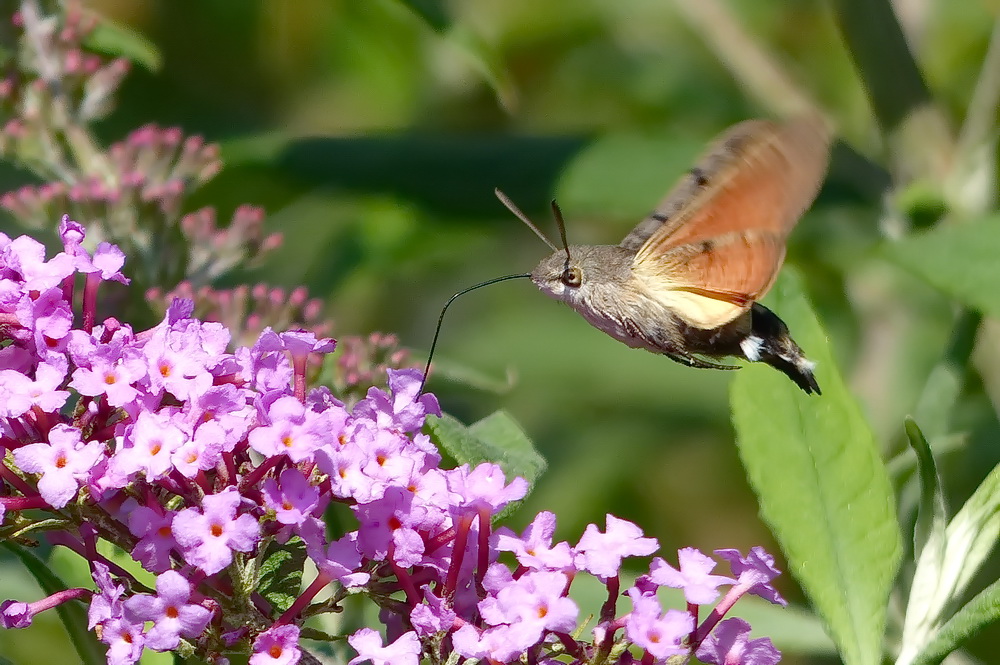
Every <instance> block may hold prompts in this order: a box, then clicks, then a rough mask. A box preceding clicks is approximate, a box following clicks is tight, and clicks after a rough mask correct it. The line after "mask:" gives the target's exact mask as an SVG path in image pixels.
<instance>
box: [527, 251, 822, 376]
mask: <svg viewBox="0 0 1000 665" xmlns="http://www.w3.org/2000/svg"><path fill="white" fill-rule="evenodd" d="M634 257H635V250H634V249H630V248H626V247H622V246H621V245H570V247H569V248H568V251H563V250H560V251H557V252H555V253H553V254H551V255H550V256H548V257H547V258H545V259H543V260H542V261H541V262H540V263H539V264H538V266H536V267H535V269H534V270H533V271H532V272H531V281H533V282H534V283H535V285H536V286H537V287H538V288H539V289H540V290H541V291H542V292H543V293H545V294H546V295H548V296H550V297H552V298H555V299H556V300H561V301H563V302H565V303H566V304H568V305H569V306H570V307H572V308H573V309H575V310H576V311H577V312H579V313H580V314H581V315H582V316H583V317H584V318H585V319H587V321H589V322H590V324H591V325H593V326H594V327H595V328H597V329H599V330H602V331H604V332H605V333H607V334H608V335H610V336H611V337H614V338H615V339H617V340H618V341H620V342H622V343H624V344H625V345H627V346H630V347H632V348H636V349H646V350H647V351H651V352H653V353H659V354H663V355H666V356H667V357H669V358H671V359H672V360H675V361H677V362H679V363H681V364H685V365H689V366H691V367H701V368H712V369H736V368H737V367H736V366H733V365H720V364H718V363H715V362H711V361H708V360H705V359H704V358H703V357H705V356H707V357H709V358H721V357H725V356H735V357H739V358H744V359H746V360H750V361H759V362H764V363H767V364H769V365H771V366H772V367H775V368H776V369H778V370H780V371H781V372H783V373H784V374H786V375H787V376H788V377H789V378H790V379H792V381H794V382H795V383H796V384H797V385H798V386H799V387H800V388H802V389H803V390H804V391H805V392H807V393H812V392H816V393H819V392H820V390H819V385H818V384H817V383H816V379H815V377H814V375H813V372H812V368H813V364H812V363H811V362H810V361H809V360H807V359H806V358H805V356H804V354H803V353H802V350H801V349H800V348H799V346H798V345H797V344H796V343H795V342H794V341H793V340H792V338H791V336H790V335H789V333H788V328H787V326H785V324H784V322H783V321H781V319H779V318H778V317H777V316H776V315H775V314H774V313H773V312H771V310H769V309H767V308H766V307H764V306H763V305H759V304H757V303H753V305H752V306H751V308H750V309H748V310H747V311H745V312H743V313H742V314H740V315H739V316H737V317H736V318H735V319H734V320H732V321H730V322H729V323H726V324H725V325H722V326H719V327H718V328H714V329H704V328H698V327H695V326H692V325H690V324H688V323H687V322H686V321H685V320H684V319H683V318H681V317H680V316H678V314H677V313H676V312H675V311H674V310H673V309H671V308H670V307H668V306H666V305H665V304H664V303H662V302H661V301H660V300H658V299H656V298H655V297H654V296H653V295H652V294H650V293H649V292H648V290H647V289H646V288H645V287H644V286H643V285H642V284H641V283H640V282H639V281H638V280H637V279H635V277H634V276H633V273H632V261H633V258H634ZM571 268H572V269H576V270H578V271H579V273H578V274H579V277H580V279H579V282H580V283H579V285H578V286H574V285H572V284H567V283H566V278H565V275H566V273H567V271H568V270H570V269H571ZM748 350H749V351H750V353H749V354H748V353H747V351H748Z"/></svg>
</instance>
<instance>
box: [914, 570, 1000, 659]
mask: <svg viewBox="0 0 1000 665" xmlns="http://www.w3.org/2000/svg"><path fill="white" fill-rule="evenodd" d="M998 619H1000V581H997V582H994V583H993V584H991V585H989V586H988V587H986V588H985V589H983V590H982V591H981V592H979V593H978V594H977V595H976V597H975V598H973V599H972V600H970V601H969V603H968V604H967V605H965V607H963V608H962V609H960V610H959V611H958V612H956V613H955V615H954V616H953V617H952V618H951V619H949V620H948V622H947V623H945V624H944V625H943V626H942V627H941V630H939V631H938V633H937V635H936V636H935V637H934V639H933V640H932V641H931V642H930V644H928V645H927V646H926V647H924V650H923V651H921V652H920V655H919V656H917V658H916V659H915V660H914V661H913V665H938V663H940V662H941V661H942V660H944V659H945V656H947V655H948V654H950V653H951V652H952V651H954V650H955V649H957V648H958V647H959V646H960V645H961V644H962V643H963V642H964V641H965V640H967V639H969V638H970V637H972V636H973V635H975V634H976V633H977V632H979V631H980V630H981V629H982V628H984V627H985V626H987V625H989V624H990V623H993V622H994V621H996V620H998Z"/></svg>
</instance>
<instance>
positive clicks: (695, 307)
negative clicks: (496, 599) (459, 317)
mask: <svg viewBox="0 0 1000 665" xmlns="http://www.w3.org/2000/svg"><path fill="white" fill-rule="evenodd" d="M829 148H830V134H829V131H828V130H827V127H826V125H825V123H824V121H823V120H821V119H820V118H818V117H808V118H802V119H798V120H793V121H790V122H787V123H775V122H770V121H766V120H749V121H746V122H741V123H739V124H737V125H735V126H733V127H731V128H730V129H729V130H727V131H726V132H724V133H723V134H722V135H721V136H719V138H718V139H717V140H716V141H715V143H714V145H713V146H712V147H711V148H710V149H709V150H708V152H707V153H706V154H705V155H704V156H703V157H702V159H701V160H700V161H699V162H698V164H697V166H695V167H694V168H692V169H691V170H690V171H689V172H688V173H687V174H686V175H685V176H684V177H682V178H681V180H680V182H678V183H677V185H676V186H675V187H674V188H673V189H672V190H671V191H670V193H669V194H667V196H666V198H664V199H663V201H662V202H661V203H660V204H659V205H658V206H657V207H656V209H655V210H654V211H653V212H652V214H650V215H649V216H648V217H646V218H645V219H644V220H642V221H641V222H640V223H639V225H638V226H636V227H635V228H634V229H632V231H631V232H630V233H629V234H628V235H627V236H625V239H624V240H622V241H621V242H620V243H619V244H617V245H568V244H567V243H566V232H565V226H564V224H563V222H562V215H561V213H560V212H559V208H558V206H557V205H556V204H555V202H554V201H553V203H552V209H553V213H554V214H555V217H556V221H557V223H558V224H559V229H560V235H561V239H562V242H563V247H562V249H559V248H557V247H556V246H555V245H553V244H552V242H551V241H549V240H548V239H547V238H546V237H545V235H544V234H543V233H541V231H539V230H538V228H537V227H536V226H535V225H534V224H532V223H531V221H530V220H529V219H528V218H527V217H526V216H525V215H524V213H522V212H521V211H520V210H519V209H518V208H517V206H515V205H514V204H513V203H512V202H511V201H510V199H508V198H507V197H506V196H505V195H504V194H503V193H501V192H500V191H499V190H498V191H497V196H498V197H499V198H500V200H501V201H502V202H503V203H504V205H506V206H507V208H509V209H510V210H511V212H513V213H514V214H515V215H517V217H518V218H520V219H521V220H522V221H524V222H525V223H526V224H527V225H528V226H529V227H531V228H532V230H533V231H535V233H536V234H538V235H539V237H541V238H542V240H544V241H545V242H546V244H548V245H549V247H551V248H552V249H553V253H552V254H551V255H550V256H548V257H547V258H545V259H543V260H542V261H541V262H540V263H539V264H538V266H536V267H535V269H534V270H533V271H531V274H530V277H531V281H533V282H534V283H535V285H536V286H537V287H538V288H539V289H540V290H541V291H542V292H543V293H545V294H546V295H548V296H550V297H552V298H554V299H556V300H561V301H563V302H565V303H566V304H568V305H569V306H570V307H572V308H573V309H575V310H576V311H578V312H579V313H580V314H581V315H583V317H584V318H585V319H586V320H587V321H589V322H590V324H591V325H593V326H594V327H596V328H598V329H599V330H602V331H604V332H605V333H607V334H608V335H610V336H611V337H614V338H615V339H617V340H619V341H621V342H623V343H625V344H626V345H628V346H630V347H633V348H639V349H646V350H647V351H651V352H653V353H660V354H663V355H665V356H667V357H668V358H670V359H672V360H675V361H677V362H679V363H682V364H684V365H688V366H691V367H700V368H713V369H737V366H734V365H725V364H720V363H718V362H716V360H715V359H718V358H722V357H726V356H735V357H738V358H744V359H746V360H749V361H753V362H764V363H767V364H769V365H771V366H772V367H774V368H776V369H778V370H779V371H781V372H783V373H784V374H785V375H787V376H788V377H789V378H790V379H791V380H792V381H794V382H795V383H796V384H797V385H798V386H799V387H800V388H802V390H804V391H805V392H806V393H817V394H819V393H820V388H819V384H818V383H817V382H816V377H815V375H814V374H813V367H814V363H812V362H811V361H809V360H808V359H806V357H805V355H804V354H803V352H802V349H800V348H799V346H798V344H796V343H795V341H794V340H793V339H792V337H791V335H790V334H789V332H788V327H787V326H786V325H785V323H784V322H783V321H782V320H781V319H780V318H778V316H777V315H776V314H775V313H774V312H772V311H771V310H769V309H768V308H766V307H764V306H763V305H761V304H759V303H758V302H756V301H757V300H759V299H760V298H762V297H763V296H764V294H765V293H767V291H768V289H769V288H770V287H771V285H772V284H773V283H774V280H775V278H776V277H777V274H778V270H779V269H780V268H781V264H782V261H783V260H784V257H785V241H786V239H787V237H788V235H789V233H790V232H791V230H792V228H793V227H794V226H795V224H796V222H797V221H798V219H799V217H800V216H801V215H802V214H803V213H804V212H805V211H806V209H807V208H808V207H809V206H810V205H811V204H812V201H813V199H814V198H815V197H816V194H817V192H818V191H819V187H820V184H821V183H822V182H823V178H824V176H825V173H826V167H827V162H828V160H829ZM522 276H523V275H522ZM510 277H514V276H510ZM501 279H507V278H501ZM491 281H492V280H491ZM449 304H450V303H449ZM442 316H443V312H442Z"/></svg>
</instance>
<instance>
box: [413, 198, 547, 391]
mask: <svg viewBox="0 0 1000 665" xmlns="http://www.w3.org/2000/svg"><path fill="white" fill-rule="evenodd" d="M498 195H499V191H498ZM500 200H501V201H503V199H500ZM511 205H513V204H511ZM508 207H509V206H508ZM512 210H516V212H514V214H515V215H516V214H517V213H518V212H520V210H517V209H516V208H513V209H512ZM529 224H530V223H529ZM532 228H534V226H532ZM535 232H536V233H538V231H537V230H536V231H535ZM556 251H559V250H556ZM525 277H528V278H530V277H531V273H530V272H526V273H523V274H517V275H504V276H503V277H494V278H493V279H488V280H486V281H485V282H480V283H479V284H476V285H475V286H470V287H469V288H467V289H462V290H461V291H459V292H458V293H456V294H455V295H453V296H452V297H451V298H448V302H446V303H445V304H444V307H442V308H441V315H440V316H438V323H437V328H435V329H434V339H432V340H431V350H430V351H429V352H428V353H427V364H426V365H424V377H423V379H421V381H420V391H419V392H418V393H417V394H418V395H422V394H423V393H424V386H425V385H427V376H428V375H429V374H430V371H431V360H432V359H433V358H434V349H435V348H437V343H438V336H439V335H440V334H441V324H442V323H444V314H445V312H447V311H448V308H449V307H451V303H453V302H455V300H457V299H458V297H459V296H464V295H465V294H466V293H468V292H470V291H475V290H476V289H480V288H482V287H484V286H489V285H490V284H496V283H498V282H506V281H507V280H509V279H524V278H525Z"/></svg>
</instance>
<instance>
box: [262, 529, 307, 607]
mask: <svg viewBox="0 0 1000 665" xmlns="http://www.w3.org/2000/svg"><path fill="white" fill-rule="evenodd" d="M305 560H306V544H305V541H303V540H302V539H301V538H298V537H296V538H292V539H291V540H289V541H288V542H287V543H285V544H284V545H279V544H278V543H276V542H272V543H271V545H270V547H268V551H267V553H266V554H265V555H264V560H263V562H262V563H261V565H260V570H259V574H260V587H259V589H258V591H260V594H261V595H262V596H264V598H266V599H267V601H268V602H269V603H271V605H273V606H274V608H275V609H276V610H277V611H278V612H284V611H285V610H287V609H288V608H289V607H291V606H292V602H294V601H295V599H296V598H298V597H299V594H300V593H302V567H303V566H304V565H305Z"/></svg>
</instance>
